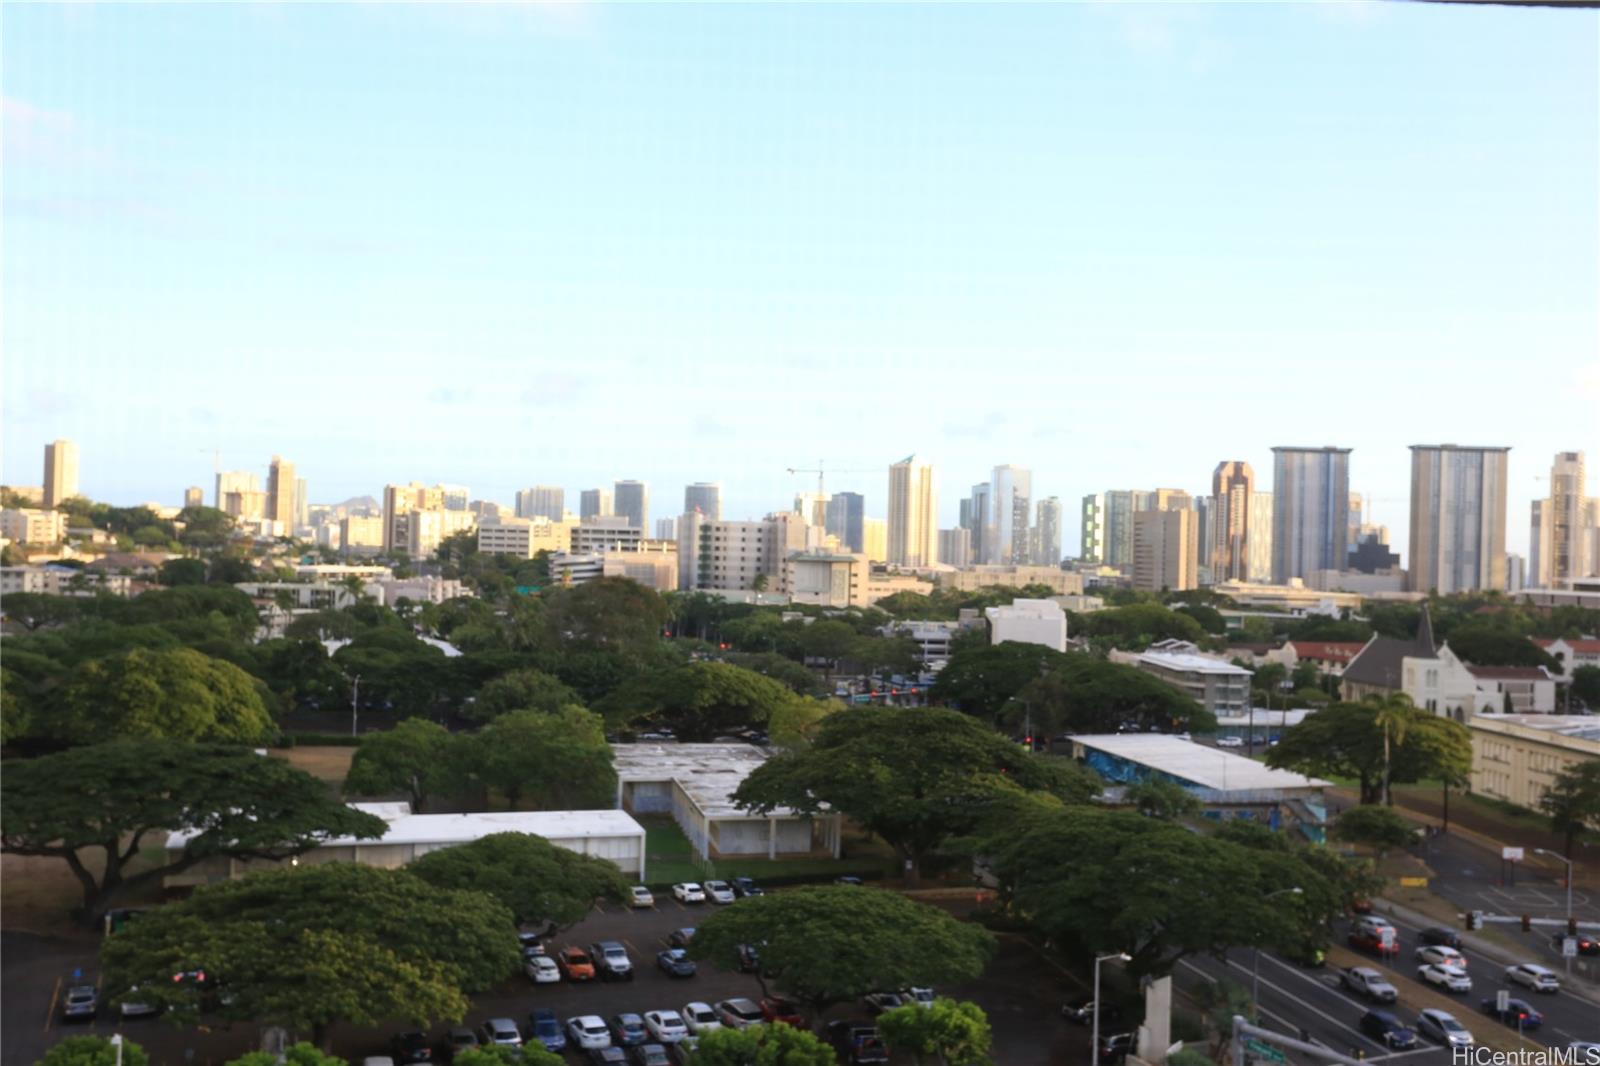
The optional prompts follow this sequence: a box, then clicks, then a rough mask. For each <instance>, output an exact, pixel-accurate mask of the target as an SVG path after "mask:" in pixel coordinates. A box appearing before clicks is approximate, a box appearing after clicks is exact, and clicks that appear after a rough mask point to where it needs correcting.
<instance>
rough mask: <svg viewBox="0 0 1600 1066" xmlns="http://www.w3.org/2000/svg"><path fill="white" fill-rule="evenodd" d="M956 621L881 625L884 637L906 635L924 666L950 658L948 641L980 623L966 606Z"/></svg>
mask: <svg viewBox="0 0 1600 1066" xmlns="http://www.w3.org/2000/svg"><path fill="white" fill-rule="evenodd" d="M962 614H963V615H966V616H968V617H965V618H964V619H962V620H961V621H956V622H943V621H940V622H890V623H889V624H888V625H886V626H884V627H883V635H884V636H886V637H906V638H907V639H909V640H910V641H911V642H912V643H913V644H915V645H916V646H917V661H918V662H920V663H922V664H923V665H924V666H929V665H932V664H935V663H937V664H939V665H940V666H943V665H944V664H945V663H946V662H948V661H949V660H950V642H951V641H953V640H954V639H955V638H956V637H958V636H960V635H961V634H962V633H963V632H965V631H967V630H969V629H973V628H975V627H976V626H978V625H981V624H982V622H981V620H980V619H979V618H978V617H977V611H976V609H973V608H968V609H967V610H965V611H963V612H962Z"/></svg>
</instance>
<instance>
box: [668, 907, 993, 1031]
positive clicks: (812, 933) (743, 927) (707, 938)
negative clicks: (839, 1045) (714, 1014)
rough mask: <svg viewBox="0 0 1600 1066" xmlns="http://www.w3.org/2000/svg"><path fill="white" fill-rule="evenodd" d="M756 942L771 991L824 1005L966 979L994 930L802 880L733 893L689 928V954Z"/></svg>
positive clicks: (978, 968) (982, 958)
mask: <svg viewBox="0 0 1600 1066" xmlns="http://www.w3.org/2000/svg"><path fill="white" fill-rule="evenodd" d="M754 943H760V944H761V945H762V947H761V962H762V966H763V967H764V969H765V973H764V974H758V975H757V976H758V978H759V979H760V980H761V983H762V987H763V988H765V987H767V984H768V982H771V983H773V984H775V985H776V986H777V987H778V989H779V991H781V992H783V994H785V995H787V996H789V997H791V998H793V999H794V1000H795V1001H797V1002H798V1003H800V1004H801V1005H802V1006H804V1007H807V1008H809V1010H810V1011H811V1012H812V1016H813V1018H815V1019H816V1020H817V1022H818V1024H820V1022H821V1017H822V1014H823V1012H824V1011H826V1010H827V1009H828V1008H829V1007H830V1006H832V1005H834V1004H835V1003H846V1002H849V1001H850V1000H853V999H857V998H859V997H861V996H864V995H867V994H868V993H871V992H876V991H880V990H883V989H886V988H889V989H893V988H910V987H912V986H914V985H918V986H920V985H956V984H964V983H966V982H967V981H972V980H975V979H976V978H977V977H978V976H979V975H980V974H981V973H982V972H983V969H984V967H985V966H986V965H987V964H988V961H989V957H990V955H991V954H992V953H993V951H994V938H993V937H991V936H990V935H989V933H988V932H987V931H985V930H984V929H982V928H981V927H979V926H976V925H971V924H968V923H966V922H960V921H957V920H956V919H954V918H952V917H951V916H950V915H948V914H946V913H945V912H944V911H942V910H939V909H938V908H937V907H932V906H929V905H928V904H925V903H919V902H917V901H915V900H910V899H907V898H906V897H904V896H902V895H900V894H898V893H895V892H885V891H881V890H879V889H872V888H862V887H859V886H855V885H810V886H807V887H803V888H796V889H791V890H789V891H787V892H780V893H774V894H772V895H768V896H756V897H754V898H751V899H745V900H741V901H740V902H739V903H738V904H737V905H736V906H733V907H725V908H723V909H722V910H719V911H717V912H716V913H715V914H712V915H709V916H708V917H707V918H706V919H705V920H704V921H703V922H701V923H700V925H699V926H698V927H697V928H696V930H695V934H694V940H693V941H691V942H690V945H689V953H690V955H692V956H693V957H694V958H697V959H703V960H707V961H710V962H712V963H714V964H716V965H718V966H721V967H724V968H728V967H732V966H734V965H736V964H737V959H738V948H739V945H740V944H754Z"/></svg>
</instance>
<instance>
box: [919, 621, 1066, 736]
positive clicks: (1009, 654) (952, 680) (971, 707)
mask: <svg viewBox="0 0 1600 1066" xmlns="http://www.w3.org/2000/svg"><path fill="white" fill-rule="evenodd" d="M1066 663H1067V656H1066V655H1064V654H1062V653H1061V652H1058V651H1056V650H1055V649H1054V648H1047V647H1045V646H1044V645H1042V644H1023V643H1020V642H1018V641H1014V640H1008V641H1006V642H1005V643H1003V644H985V645H983V646H982V647H978V648H972V649H969V650H964V651H959V652H956V653H955V654H954V655H952V656H950V661H949V662H947V663H945V666H944V669H943V670H940V671H939V676H938V678H937V679H936V680H935V681H934V683H933V687H932V688H931V689H929V690H928V698H929V699H931V700H933V701H934V702H935V703H941V704H946V705H948V706H952V707H958V708H960V709H961V710H963V711H965V712H966V713H968V714H970V715H973V716H975V717H978V718H982V719H984V720H985V721H990V722H992V721H994V719H995V717H996V716H997V715H998V714H999V713H1000V710H1001V708H1003V707H1005V705H1006V703H1007V702H1008V701H1009V700H1011V699H1012V698H1013V697H1014V696H1016V695H1017V694H1018V693H1019V692H1021V691H1022V690H1023V688H1025V687H1026V686H1027V685H1028V684H1029V683H1030V682H1032V681H1035V680H1037V679H1038V678H1040V677H1043V676H1044V675H1046V674H1048V673H1051V672H1053V671H1055V670H1059V669H1060V668H1061V667H1063V666H1065V665H1066Z"/></svg>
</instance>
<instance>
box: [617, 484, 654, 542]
mask: <svg viewBox="0 0 1600 1066" xmlns="http://www.w3.org/2000/svg"><path fill="white" fill-rule="evenodd" d="M612 489H613V490H615V492H616V496H615V501H616V503H615V507H616V513H617V515H618V516H619V517H622V518H626V519H627V520H628V525H630V526H632V527H633V528H634V529H639V530H643V529H645V528H646V526H647V524H648V523H649V521H650V490H649V489H648V488H646V487H645V483H644V482H642V481H618V482H616V483H615V484H614V485H612Z"/></svg>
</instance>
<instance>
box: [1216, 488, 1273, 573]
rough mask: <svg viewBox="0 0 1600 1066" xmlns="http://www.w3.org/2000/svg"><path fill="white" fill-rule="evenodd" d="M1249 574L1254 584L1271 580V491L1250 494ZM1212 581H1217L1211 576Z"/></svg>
mask: <svg viewBox="0 0 1600 1066" xmlns="http://www.w3.org/2000/svg"><path fill="white" fill-rule="evenodd" d="M1249 537H1250V562H1249V572H1250V576H1249V577H1248V578H1246V580H1247V581H1250V582H1252V583H1254V584H1261V585H1265V584H1270V583H1271V582H1272V493H1270V492H1252V493H1251V494H1250V533H1249ZM1212 581H1213V583H1216V582H1217V581H1218V579H1217V578H1215V577H1213V578H1212Z"/></svg>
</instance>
